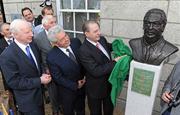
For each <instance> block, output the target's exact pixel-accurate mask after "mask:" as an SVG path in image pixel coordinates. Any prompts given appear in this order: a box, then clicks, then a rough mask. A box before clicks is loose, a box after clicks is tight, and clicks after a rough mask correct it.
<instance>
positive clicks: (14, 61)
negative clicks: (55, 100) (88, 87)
mask: <svg viewBox="0 0 180 115" xmlns="http://www.w3.org/2000/svg"><path fill="white" fill-rule="evenodd" d="M10 30H11V32H12V34H13V37H14V38H15V40H14V42H13V43H12V44H11V45H10V46H9V47H7V48H6V49H5V50H4V51H3V53H2V54H1V56H0V66H1V69H2V71H3V73H4V76H5V80H6V82H7V84H8V86H9V87H10V88H11V89H12V90H13V93H14V96H15V100H16V104H17V106H18V109H19V111H20V112H22V114H23V115H44V110H43V99H42V89H41V84H48V83H49V82H50V81H51V77H50V75H48V74H41V66H40V57H39V53H38V50H37V49H36V46H35V45H34V44H33V43H32V37H33V33H32V29H31V25H30V24H29V23H28V22H26V21H25V20H22V19H16V20H14V21H13V22H12V23H11V25H10ZM27 48H28V50H26V49H27Z"/></svg>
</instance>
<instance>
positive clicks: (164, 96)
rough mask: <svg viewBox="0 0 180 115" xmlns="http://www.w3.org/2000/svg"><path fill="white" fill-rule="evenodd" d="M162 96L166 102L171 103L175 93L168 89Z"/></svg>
mask: <svg viewBox="0 0 180 115" xmlns="http://www.w3.org/2000/svg"><path fill="white" fill-rule="evenodd" d="M161 98H162V100H163V101H164V102H166V103H169V102H170V101H171V100H172V99H173V95H172V94H171V93H169V92H167V91H166V92H164V93H163V94H162V96H161Z"/></svg>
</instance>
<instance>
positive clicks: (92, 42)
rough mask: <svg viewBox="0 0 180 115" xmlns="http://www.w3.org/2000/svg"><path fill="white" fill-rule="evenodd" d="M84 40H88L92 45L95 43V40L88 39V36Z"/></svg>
mask: <svg viewBox="0 0 180 115" xmlns="http://www.w3.org/2000/svg"><path fill="white" fill-rule="evenodd" d="M86 40H87V41H89V42H90V43H91V44H93V45H94V46H96V44H97V43H96V42H94V41H92V40H90V39H89V38H86Z"/></svg>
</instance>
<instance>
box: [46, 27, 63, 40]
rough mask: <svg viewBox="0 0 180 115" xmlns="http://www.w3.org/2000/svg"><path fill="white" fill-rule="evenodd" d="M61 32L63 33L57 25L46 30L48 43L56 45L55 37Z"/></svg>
mask: <svg viewBox="0 0 180 115" xmlns="http://www.w3.org/2000/svg"><path fill="white" fill-rule="evenodd" d="M63 31H64V29H63V28H62V27H61V26H59V25H55V26H53V27H51V28H50V29H49V30H48V39H49V41H50V42H52V43H56V42H57V41H58V39H57V38H56V35H57V34H58V33H60V32H63Z"/></svg>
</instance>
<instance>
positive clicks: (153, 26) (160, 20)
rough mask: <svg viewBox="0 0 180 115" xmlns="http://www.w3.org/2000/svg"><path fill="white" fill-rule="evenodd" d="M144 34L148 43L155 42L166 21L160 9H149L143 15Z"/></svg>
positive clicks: (160, 34) (159, 36)
mask: <svg viewBox="0 0 180 115" xmlns="http://www.w3.org/2000/svg"><path fill="white" fill-rule="evenodd" d="M143 21H144V23H143V29H144V36H143V38H144V39H145V40H146V42H147V43H148V44H153V43H155V42H157V41H158V40H159V39H160V38H161V36H162V33H163V31H164V28H165V26H166V23H167V18H166V14H165V12H164V11H163V10H161V9H155V8H154V9H151V10H149V11H148V12H147V13H146V14H145V16H144V20H143Z"/></svg>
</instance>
